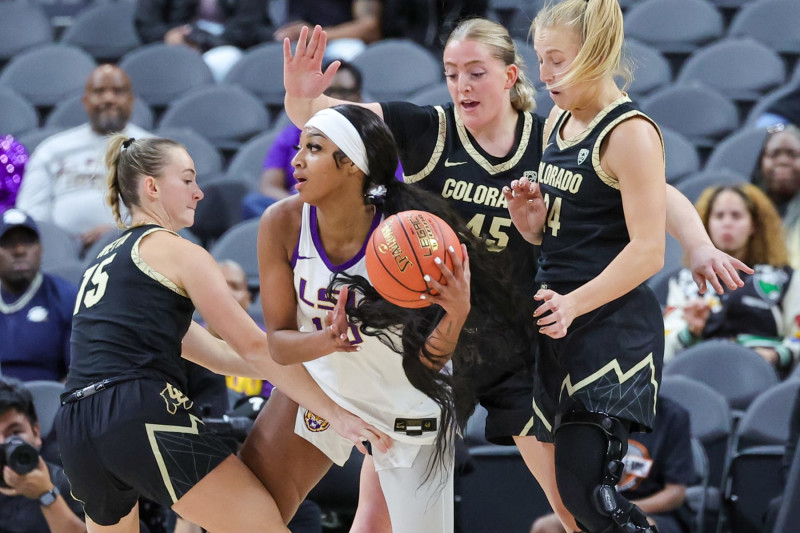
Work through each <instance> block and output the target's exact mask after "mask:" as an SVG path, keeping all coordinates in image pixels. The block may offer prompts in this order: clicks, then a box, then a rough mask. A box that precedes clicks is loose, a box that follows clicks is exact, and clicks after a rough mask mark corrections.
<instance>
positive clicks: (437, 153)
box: [403, 105, 458, 183]
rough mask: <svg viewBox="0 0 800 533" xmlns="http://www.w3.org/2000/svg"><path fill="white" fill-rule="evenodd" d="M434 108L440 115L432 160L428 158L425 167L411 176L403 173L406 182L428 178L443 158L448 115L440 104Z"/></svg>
mask: <svg viewBox="0 0 800 533" xmlns="http://www.w3.org/2000/svg"><path fill="white" fill-rule="evenodd" d="M434 109H435V110H436V113H437V114H438V115H439V131H438V136H437V138H436V146H434V147H433V153H432V154H431V158H430V160H428V164H427V165H425V168H423V169H422V170H420V171H419V172H417V173H416V174H412V175H410V176H406V175H405V174H404V175H403V181H404V182H406V183H416V182H418V181H420V180H422V179H425V178H427V177H428V175H429V174H430V173H431V172H432V171H433V169H434V167H436V165H437V164H438V163H439V160H440V159H441V158H442V153H443V152H444V141H445V139H446V137H447V115H445V112H444V109H443V108H442V106H440V105H437V106H434ZM454 112H455V111H454ZM456 116H458V113H456Z"/></svg>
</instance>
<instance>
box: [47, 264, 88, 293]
mask: <svg viewBox="0 0 800 533" xmlns="http://www.w3.org/2000/svg"><path fill="white" fill-rule="evenodd" d="M44 271H45V272H46V273H48V274H52V275H54V276H58V277H60V278H64V279H65V280H67V281H69V282H70V283H72V284H73V285H75V286H76V287H80V285H81V280H82V279H83V273H84V272H85V271H86V265H84V264H83V261H81V260H80V259H73V260H71V261H59V262H58V263H55V264H51V265H49V266H48V267H47V268H45V269H44Z"/></svg>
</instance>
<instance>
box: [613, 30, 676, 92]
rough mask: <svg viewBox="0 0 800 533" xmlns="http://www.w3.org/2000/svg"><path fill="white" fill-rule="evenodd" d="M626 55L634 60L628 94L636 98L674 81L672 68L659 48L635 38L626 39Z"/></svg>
mask: <svg viewBox="0 0 800 533" xmlns="http://www.w3.org/2000/svg"><path fill="white" fill-rule="evenodd" d="M624 53H625V56H626V57H627V58H629V59H630V60H631V61H632V62H633V82H631V85H630V86H629V87H628V94H630V95H631V98H633V99H635V100H639V99H641V97H643V96H644V95H646V94H649V93H651V92H653V91H654V90H656V89H660V88H661V87H665V86H667V85H668V84H670V83H671V82H672V68H671V67H670V65H669V61H667V59H666V58H665V57H664V56H663V55H662V54H661V52H659V51H658V49H656V48H654V47H652V46H650V45H647V44H644V43H640V42H638V41H636V40H634V39H626V40H625V51H624Z"/></svg>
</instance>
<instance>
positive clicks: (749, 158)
mask: <svg viewBox="0 0 800 533" xmlns="http://www.w3.org/2000/svg"><path fill="white" fill-rule="evenodd" d="M766 135H767V130H766V128H742V129H741V130H739V131H737V132H736V133H734V134H732V135H730V136H728V137H726V138H725V139H724V140H723V141H722V142H721V143H719V144H718V145H717V146H715V147H714V149H713V150H712V152H711V155H710V156H709V158H708V161H706V166H705V168H706V170H722V169H727V170H731V171H735V172H738V173H740V174H743V175H744V176H747V177H748V178H749V176H750V175H751V174H752V172H753V169H754V168H755V166H756V164H757V163H758V156H759V154H760V153H761V147H762V146H763V144H764V139H765V138H766Z"/></svg>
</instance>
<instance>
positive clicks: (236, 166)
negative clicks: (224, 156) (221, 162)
mask: <svg viewBox="0 0 800 533" xmlns="http://www.w3.org/2000/svg"><path fill="white" fill-rule="evenodd" d="M278 133H280V129H278V128H273V129H271V130H269V131H265V132H264V133H262V134H260V135H257V136H256V137H253V138H252V139H250V140H249V141H247V142H246V143H245V144H243V145H242V146H241V148H239V150H237V152H236V154H235V155H234V156H233V159H231V162H230V164H229V165H228V169H227V170H226V171H225V176H226V177H227V179H232V180H241V181H244V182H246V183H248V184H249V186H250V188H251V189H256V188H257V187H258V184H259V182H260V180H261V174H262V173H263V172H264V157H265V156H266V155H267V150H269V147H270V146H272V143H273V142H275V137H277V135H278Z"/></svg>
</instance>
